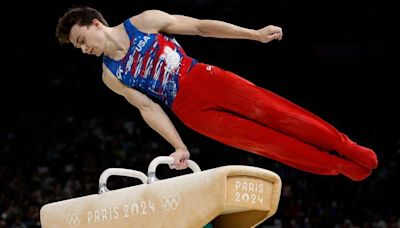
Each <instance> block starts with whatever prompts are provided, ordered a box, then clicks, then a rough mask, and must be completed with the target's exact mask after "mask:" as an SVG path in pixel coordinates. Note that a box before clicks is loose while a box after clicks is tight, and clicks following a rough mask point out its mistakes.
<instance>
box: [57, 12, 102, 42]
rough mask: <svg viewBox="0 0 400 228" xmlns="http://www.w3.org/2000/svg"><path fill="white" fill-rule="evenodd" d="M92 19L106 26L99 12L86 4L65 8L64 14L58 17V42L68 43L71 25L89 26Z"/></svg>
mask: <svg viewBox="0 0 400 228" xmlns="http://www.w3.org/2000/svg"><path fill="white" fill-rule="evenodd" d="M93 19H97V20H99V21H100V22H101V23H103V24H104V25H107V26H108V23H107V22H106V20H105V19H104V17H103V15H101V13H100V12H99V11H98V10H96V9H93V8H90V7H88V6H79V7H73V8H70V9H68V10H67V12H65V14H64V15H63V16H62V17H60V18H59V19H58V24H57V28H56V37H57V39H58V42H60V44H66V43H69V42H70V41H69V34H70V32H71V28H72V26H74V25H75V24H77V25H79V26H83V25H86V26H89V25H91V24H92V21H93Z"/></svg>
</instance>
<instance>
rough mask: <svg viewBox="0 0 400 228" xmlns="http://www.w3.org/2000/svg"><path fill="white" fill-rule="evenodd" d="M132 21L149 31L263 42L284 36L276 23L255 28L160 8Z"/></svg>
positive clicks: (148, 11) (147, 11)
mask: <svg viewBox="0 0 400 228" xmlns="http://www.w3.org/2000/svg"><path fill="white" fill-rule="evenodd" d="M131 21H132V22H133V23H134V24H135V25H136V26H137V27H138V29H140V30H142V31H143V32H148V33H158V32H165V33H170V34H180V35H199V36H204V37H214V38H225V39H249V40H256V41H260V42H263V43H268V42H270V41H271V40H281V39H282V36H283V33H282V29H281V28H280V27H277V26H274V25H268V26H265V27H264V28H261V29H258V30H254V29H247V28H243V27H240V26H237V25H234V24H230V23H227V22H223V21H218V20H207V19H196V18H192V17H188V16H183V15H170V14H168V13H165V12H163V11H160V10H146V11H144V12H142V13H141V14H138V15H136V16H133V17H132V18H131Z"/></svg>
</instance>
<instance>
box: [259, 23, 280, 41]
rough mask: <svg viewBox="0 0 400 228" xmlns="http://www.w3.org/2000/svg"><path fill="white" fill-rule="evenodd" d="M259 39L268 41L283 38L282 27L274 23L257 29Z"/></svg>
mask: <svg viewBox="0 0 400 228" xmlns="http://www.w3.org/2000/svg"><path fill="white" fill-rule="evenodd" d="M257 33H258V41H260V42H263V43H268V42H270V41H271V40H281V39H282V36H283V33H282V28H280V27H278V26H274V25H268V26H265V27H264V28H262V29H259V30H257Z"/></svg>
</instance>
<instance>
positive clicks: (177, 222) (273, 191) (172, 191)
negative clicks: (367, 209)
mask: <svg viewBox="0 0 400 228" xmlns="http://www.w3.org/2000/svg"><path fill="white" fill-rule="evenodd" d="M159 163H165V164H173V158H172V157H158V158H156V159H154V160H153V161H152V163H151V164H150V166H149V170H148V175H147V176H146V175H145V174H144V173H142V172H139V171H135V170H129V169H113V168H111V169H107V170H105V171H104V172H103V174H102V175H101V177H100V181H99V194H93V195H89V196H84V197H79V198H74V199H68V200H63V201H59V202H54V203H49V204H46V205H44V206H43V207H42V208H41V210H40V219H41V224H42V227H43V228H53V227H57V228H110V227H111V228H125V227H146V228H147V227H148V228H161V227H163V228H164V227H165V228H168V227H171V228H176V227H182V228H191V227H194V228H200V227H204V226H205V225H207V224H208V223H209V222H210V221H213V222H212V225H213V227H217V228H220V227H221V228H222V227H228V228H230V227H235V228H241V227H243V228H245V227H246V228H247V227H255V226H257V225H258V224H260V223H262V222H263V221H265V220H266V219H268V218H269V217H271V216H272V215H273V214H274V213H275V212H276V210H277V208H278V204H279V199H280V193H281V186H282V185H281V179H280V178H279V176H278V175H277V174H275V173H274V172H271V171H268V170H265V169H261V168H256V167H250V166H236V165H233V166H223V167H218V168H214V169H209V170H206V171H200V168H199V167H198V166H197V164H196V163H194V162H193V161H189V167H190V168H191V169H192V170H193V171H194V173H192V174H186V175H182V176H177V177H173V178H169V179H165V180H158V179H157V178H156V176H155V170H156V166H157V165H158V164H159ZM110 175H122V176H131V177H136V178H139V179H140V180H142V182H143V184H141V185H136V186H132V187H127V188H122V189H118V190H112V191H109V190H108V189H107V187H106V183H107V178H108V177H109V176H110Z"/></svg>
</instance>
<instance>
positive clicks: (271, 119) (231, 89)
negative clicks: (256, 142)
mask: <svg viewBox="0 0 400 228" xmlns="http://www.w3.org/2000/svg"><path fill="white" fill-rule="evenodd" d="M207 66H208V65H205V64H203V66H200V67H197V68H194V69H193V70H192V71H194V72H191V75H189V76H192V81H195V83H191V84H192V85H190V87H191V88H192V89H193V90H195V91H196V92H197V93H199V94H198V95H199V96H202V97H203V98H207V97H209V99H208V100H206V102H207V103H209V104H208V105H207V106H206V107H218V108H220V109H221V110H224V111H226V112H232V113H235V114H236V115H239V116H242V117H243V118H247V119H251V120H252V121H254V122H257V123H258V124H260V125H264V126H267V127H269V128H272V129H274V130H276V131H278V132H281V133H283V134H286V135H289V136H291V137H293V138H296V139H297V140H300V141H303V142H306V143H308V144H311V145H314V146H316V147H318V148H321V149H323V150H325V151H337V152H338V153H340V154H342V155H343V156H346V157H347V158H349V159H351V160H354V161H355V162H357V163H359V164H361V165H363V166H365V167H366V168H368V169H371V168H372V169H373V168H376V166H377V158H376V154H375V153H374V152H373V151H372V150H371V149H368V148H365V147H362V146H360V145H357V144H356V143H354V142H352V141H351V140H350V139H349V138H348V137H347V136H346V135H344V134H343V133H341V132H339V131H338V130H337V129H335V128H334V127H333V126H331V125H330V124H328V123H327V122H325V121H324V120H322V119H321V118H319V117H318V116H316V115H314V114H313V113H311V112H309V111H307V110H305V109H303V108H301V107H299V106H298V105H296V104H294V103H292V102H290V101H288V100H286V99H285V98H282V97H280V96H278V95H276V94H274V93H272V92H270V91H268V90H266V89H263V88H260V87H257V86H255V85H254V84H253V83H251V82H249V81H247V80H245V79H243V78H241V77H239V76H237V75H235V74H234V73H232V72H229V71H224V70H222V69H220V68H218V67H214V66H212V67H208V68H207ZM193 79H195V80H193ZM210 96H212V97H210ZM266 140H268V139H266Z"/></svg>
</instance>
